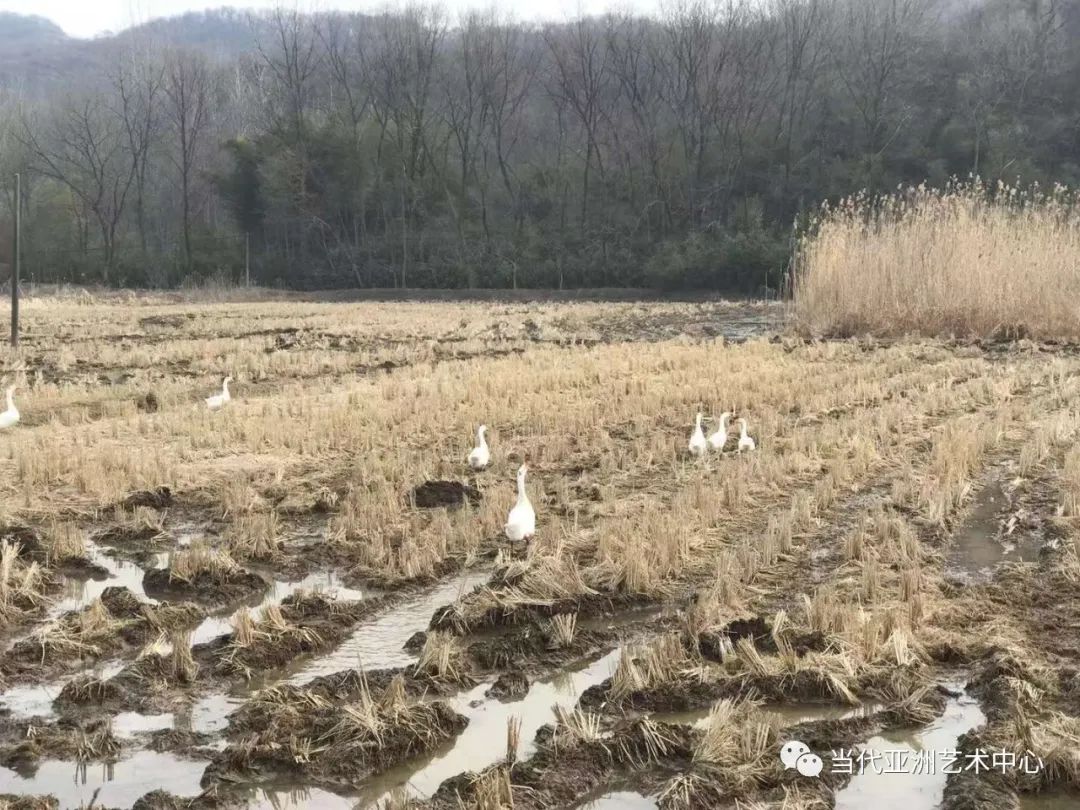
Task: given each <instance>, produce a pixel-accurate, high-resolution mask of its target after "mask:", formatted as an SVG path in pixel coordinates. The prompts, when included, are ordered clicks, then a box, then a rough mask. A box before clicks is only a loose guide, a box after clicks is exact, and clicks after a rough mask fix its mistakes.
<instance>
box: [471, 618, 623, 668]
mask: <svg viewBox="0 0 1080 810" xmlns="http://www.w3.org/2000/svg"><path fill="white" fill-rule="evenodd" d="M603 640H604V639H603V636H602V635H601V634H600V633H595V632H592V631H589V630H582V631H579V632H578V633H577V635H576V636H575V637H574V643H573V644H571V645H570V646H569V647H556V646H555V645H554V644H553V643H552V641H551V639H550V638H549V637H548V634H547V633H546V632H545V631H544V630H543V629H542V628H540V627H537V626H535V625H534V626H531V627H527V628H526V629H525V631H524V632H521V633H516V632H515V633H512V634H508V635H502V636H495V637H491V638H482V639H480V640H479V641H474V642H473V643H472V644H470V645H469V647H468V653H469V658H471V659H472V660H473V661H475V662H476V664H477V665H478V666H480V667H482V668H484V669H502V668H504V667H514V668H524V669H525V670H526V671H529V672H535V671H536V670H538V669H540V670H545V669H553V668H557V667H559V666H562V665H563V664H566V663H567V662H569V661H574V660H577V659H579V658H581V657H582V656H584V655H585V654H586V653H588V652H589V650H592V649H595V648H596V647H597V646H598V645H599V644H600V643H601V642H602V641H603Z"/></svg>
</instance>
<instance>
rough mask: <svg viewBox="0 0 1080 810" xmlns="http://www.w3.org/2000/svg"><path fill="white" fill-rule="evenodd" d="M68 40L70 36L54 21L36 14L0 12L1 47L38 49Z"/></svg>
mask: <svg viewBox="0 0 1080 810" xmlns="http://www.w3.org/2000/svg"><path fill="white" fill-rule="evenodd" d="M67 39H68V35H67V34H65V33H64V31H63V29H62V28H61V27H60V26H59V25H57V24H56V23H54V22H53V21H52V20H47V19H45V18H44V17H39V16H37V15H36V14H15V13H14V12H11V11H0V47H4V48H7V47H9V46H15V45H21V46H23V47H25V48H38V47H41V46H42V45H54V44H56V43H60V42H64V41H65V40H67Z"/></svg>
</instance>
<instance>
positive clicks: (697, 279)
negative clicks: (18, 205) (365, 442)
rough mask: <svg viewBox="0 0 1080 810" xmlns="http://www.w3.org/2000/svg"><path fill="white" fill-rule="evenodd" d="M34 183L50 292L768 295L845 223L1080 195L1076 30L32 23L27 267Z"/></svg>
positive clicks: (840, 3) (782, 7)
mask: <svg viewBox="0 0 1080 810" xmlns="http://www.w3.org/2000/svg"><path fill="white" fill-rule="evenodd" d="M35 36H41V37H42V38H43V39H42V40H41V42H40V43H38V42H37V41H36V40H35V39H34V37H35ZM14 172H20V173H21V174H22V177H23V198H22V213H23V223H24V256H25V260H24V261H25V264H26V268H27V270H26V272H27V274H28V275H30V274H32V275H33V277H34V278H35V279H36V280H42V281H48V280H66V281H80V282H103V283H107V284H117V285H121V284H122V285H151V286H165V285H175V284H179V283H185V282H187V283H192V282H194V283H198V282H202V281H206V280H207V279H228V280H233V281H238V280H241V279H242V278H243V276H244V273H245V261H246V260H248V261H249V262H250V274H251V277H252V280H253V281H257V282H259V283H264V284H282V285H289V286H294V287H307V288H311V287H341V286H364V287H368V286H375V287H391V286H401V287H510V286H519V287H559V288H563V287H615V286H637V287H654V288H710V289H719V290H723V291H727V292H749V293H755V294H757V293H761V292H762V291H763V290H766V289H770V290H773V291H775V289H776V288H777V287H778V286H780V285H781V283H782V279H783V274H784V273H785V268H786V264H787V259H788V256H789V253H790V245H791V241H792V234H793V227H795V225H796V223H797V222H798V220H799V217H800V214H802V213H804V212H807V211H810V210H811V209H813V208H814V207H815V206H816V205H818V204H819V203H820V202H821V201H823V200H828V199H836V198H837V197H839V196H841V195H846V194H850V193H852V192H855V191H858V190H860V189H867V190H869V191H877V190H887V189H891V188H894V187H895V186H896V185H897V184H899V183H920V182H923V181H927V182H930V183H942V182H944V181H945V180H947V178H949V177H950V176H954V175H955V176H961V177H964V176H967V175H971V174H973V175H979V176H981V177H982V178H984V179H986V180H989V181H991V182H994V181H996V180H998V179H1004V180H1008V181H1011V182H1015V181H1017V180H1018V179H1019V181H1020V182H1022V183H1030V182H1040V183H1044V184H1045V183H1053V182H1062V183H1069V184H1074V183H1077V182H1080V0H980V1H977V2H975V1H973V2H958V1H957V0H948V1H947V0H713V1H712V2H703V1H701V0H689V1H686V0H683V1H682V2H676V3H674V4H671V5H668V6H666V7H665V11H664V12H663V13H662V14H660V15H658V16H656V17H642V16H634V15H633V14H629V13H618V14H610V15H607V16H603V17H589V18H582V19H577V20H573V21H570V22H561V23H558V24H544V25H540V24H523V23H520V22H515V21H514V20H512V19H505V18H502V17H500V16H499V15H498V14H497V13H493V12H489V13H470V14H467V15H464V16H462V17H460V18H451V17H449V16H448V15H447V14H446V13H445V12H444V11H443V10H441V9H440V8H438V7H433V6H408V7H402V8H401V9H399V10H396V11H389V12H386V13H383V14H380V15H374V16H372V15H360V14H342V13H316V14H303V13H298V12H295V11H278V12H273V13H265V14H242V13H240V12H236V11H232V10H227V9H226V10H221V11H217V12H209V13H206V14H190V15H186V16H184V17H180V18H175V19H172V20H160V21H155V22H153V23H149V24H146V25H143V26H139V27H138V28H135V29H131V30H128V31H125V32H122V33H121V34H118V35H115V36H110V37H103V38H99V39H97V40H93V41H90V42H86V41H79V40H69V39H67V38H65V37H63V34H62V32H59V31H58V29H57V30H52V29H51V28H50V27H49V25H48V24H47V23H44V21H41V20H39V19H38V20H35V19H34V18H18V17H15V16H13V15H8V16H7V17H0V192H2V197H0V220H3V221H2V222H0V233H2V234H3V235H2V236H0V256H3V257H5V261H6V256H7V254H8V245H9V243H10V239H9V232H10V228H9V226H8V224H7V223H9V222H10V219H11V213H12V206H13V204H14V194H13V185H12V182H11V177H12V175H13V173H14ZM6 275H7V271H6V268H0V278H3V277H5V276H6Z"/></svg>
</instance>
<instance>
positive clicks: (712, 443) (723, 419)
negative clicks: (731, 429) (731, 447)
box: [709, 411, 731, 453]
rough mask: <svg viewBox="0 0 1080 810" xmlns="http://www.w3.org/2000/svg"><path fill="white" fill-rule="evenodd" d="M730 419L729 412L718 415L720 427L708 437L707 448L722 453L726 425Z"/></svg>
mask: <svg viewBox="0 0 1080 810" xmlns="http://www.w3.org/2000/svg"><path fill="white" fill-rule="evenodd" d="M730 418H731V411H724V412H723V413H722V414H720V427H718V428H717V429H716V432H715V433H712V434H710V435H709V447H711V448H712V449H713V450H719V451H720V452H721V453H723V452H724V445H725V444H727V423H728V419H730Z"/></svg>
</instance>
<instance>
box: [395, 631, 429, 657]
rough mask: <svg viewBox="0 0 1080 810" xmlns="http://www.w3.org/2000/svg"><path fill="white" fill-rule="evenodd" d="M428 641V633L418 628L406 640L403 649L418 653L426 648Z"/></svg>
mask: <svg viewBox="0 0 1080 810" xmlns="http://www.w3.org/2000/svg"><path fill="white" fill-rule="evenodd" d="M426 643H427V633H425V632H424V631H423V630H417V631H416V632H415V633H413V634H412V635H411V636H409V637H408V638H407V639H406V640H405V644H404V645H402V647H401V649H403V650H405V652H411V653H418V652H420V651H421V650H422V649H424V644H426Z"/></svg>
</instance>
